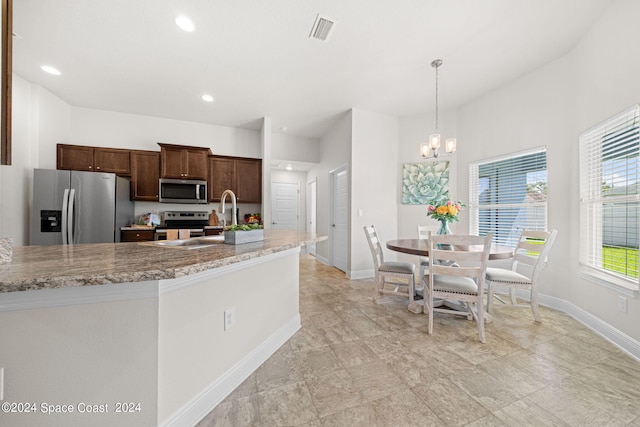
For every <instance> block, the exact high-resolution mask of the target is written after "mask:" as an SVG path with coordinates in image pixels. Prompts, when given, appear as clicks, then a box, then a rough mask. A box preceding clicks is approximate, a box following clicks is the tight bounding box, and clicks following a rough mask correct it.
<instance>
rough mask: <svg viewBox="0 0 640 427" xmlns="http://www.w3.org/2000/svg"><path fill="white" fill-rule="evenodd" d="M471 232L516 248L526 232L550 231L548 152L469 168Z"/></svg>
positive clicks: (506, 158)
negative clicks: (489, 235) (548, 226)
mask: <svg viewBox="0 0 640 427" xmlns="http://www.w3.org/2000/svg"><path fill="white" fill-rule="evenodd" d="M469 179H470V182H469V193H470V194H469V217H470V218H469V227H470V230H469V232H470V233H471V234H479V235H481V236H483V235H486V234H487V233H488V232H491V233H492V234H493V241H494V242H495V243H497V244H500V245H505V246H509V247H513V248H515V246H516V244H517V242H518V239H519V238H520V234H521V233H522V230H523V229H525V228H526V229H529V230H546V228H547V150H546V148H544V147H542V148H536V149H534V150H530V151H526V152H522V153H516V154H511V155H508V156H504V157H501V158H498V159H492V160H487V161H482V162H477V163H472V164H471V165H470V166H469Z"/></svg>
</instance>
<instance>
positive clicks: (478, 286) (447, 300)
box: [424, 233, 491, 343]
mask: <svg viewBox="0 0 640 427" xmlns="http://www.w3.org/2000/svg"><path fill="white" fill-rule="evenodd" d="M490 249H491V233H488V234H487V235H486V236H471V235H464V234H444V235H439V234H434V233H430V235H429V272H428V273H429V280H428V281H427V285H426V286H425V301H424V304H425V305H424V311H425V313H427V314H428V315H429V334H432V333H433V313H434V312H440V313H448V314H455V315H463V316H466V317H467V318H468V319H475V321H476V323H477V324H478V336H479V338H480V342H482V343H484V342H486V339H485V333H484V322H485V316H484V315H485V312H484V310H485V309H484V281H485V274H486V270H487V261H488V259H489V251H490ZM436 299H439V300H443V301H439V304H440V305H439V306H437V307H436V306H435V303H434V300H436Z"/></svg>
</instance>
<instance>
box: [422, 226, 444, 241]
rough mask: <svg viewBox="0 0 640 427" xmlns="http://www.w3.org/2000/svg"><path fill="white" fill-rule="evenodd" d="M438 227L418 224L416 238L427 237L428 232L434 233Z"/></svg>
mask: <svg viewBox="0 0 640 427" xmlns="http://www.w3.org/2000/svg"><path fill="white" fill-rule="evenodd" d="M438 228H439V227H438V226H437V225H422V224H418V239H428V238H429V232H432V233H433V234H435V233H436V231H438Z"/></svg>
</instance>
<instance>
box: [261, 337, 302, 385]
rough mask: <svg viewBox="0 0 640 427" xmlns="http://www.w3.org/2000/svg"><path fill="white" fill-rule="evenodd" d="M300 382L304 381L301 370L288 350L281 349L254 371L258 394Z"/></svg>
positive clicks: (293, 355) (291, 352)
mask: <svg viewBox="0 0 640 427" xmlns="http://www.w3.org/2000/svg"><path fill="white" fill-rule="evenodd" d="M289 348H290V347H289ZM300 381H304V377H303V375H302V369H301V367H300V364H299V363H298V360H297V359H296V356H295V354H294V352H293V351H291V350H290V349H287V350H283V348H281V349H280V350H278V351H277V352H276V353H275V354H274V355H273V356H271V357H270V358H269V359H268V360H267V361H266V362H264V363H263V364H262V366H260V367H259V368H258V369H257V370H256V383H257V387H258V391H259V392H261V391H265V390H269V389H272V388H276V387H281V386H283V385H287V384H292V383H296V382H300Z"/></svg>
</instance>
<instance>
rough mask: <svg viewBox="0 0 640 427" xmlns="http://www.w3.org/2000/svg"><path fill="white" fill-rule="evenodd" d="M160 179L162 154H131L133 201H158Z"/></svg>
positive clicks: (148, 152)
mask: <svg viewBox="0 0 640 427" xmlns="http://www.w3.org/2000/svg"><path fill="white" fill-rule="evenodd" d="M159 179H160V153H158V152H156V151H132V152H131V187H132V188H131V199H132V200H144V201H150V202H157V201H158V194H160V193H159Z"/></svg>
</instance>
